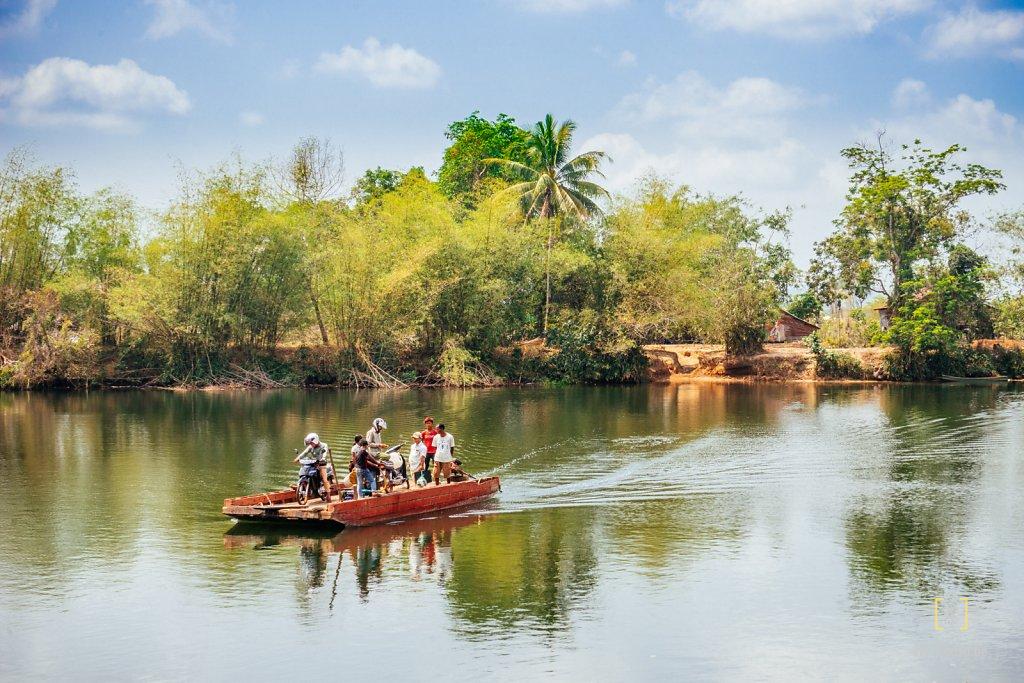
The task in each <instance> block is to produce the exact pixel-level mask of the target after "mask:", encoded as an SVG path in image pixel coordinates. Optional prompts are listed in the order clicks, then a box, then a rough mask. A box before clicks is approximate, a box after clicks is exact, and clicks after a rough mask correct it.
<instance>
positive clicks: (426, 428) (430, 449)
mask: <svg viewBox="0 0 1024 683" xmlns="http://www.w3.org/2000/svg"><path fill="white" fill-rule="evenodd" d="M435 434H437V430H436V429H434V418H432V417H425V418H423V432H422V436H423V443H424V444H426V446H427V467H426V469H425V470H423V474H424V476H425V477H426V479H427V483H428V484H429V483H430V473H431V471H432V470H433V468H434V453H436V452H437V448H435V447H434V435H435Z"/></svg>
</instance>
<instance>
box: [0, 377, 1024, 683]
mask: <svg viewBox="0 0 1024 683" xmlns="http://www.w3.org/2000/svg"><path fill="white" fill-rule="evenodd" d="M426 414H430V415H433V416H434V417H436V418H438V419H439V420H440V421H444V422H446V423H447V425H448V428H449V430H450V431H451V432H452V433H453V434H454V435H455V439H456V445H457V451H458V452H457V455H458V456H459V457H460V458H462V459H463V460H464V461H465V464H466V468H467V469H468V470H469V471H470V472H473V473H476V474H485V473H487V474H489V473H494V474H498V475H500V476H501V479H502V489H503V491H502V493H500V494H499V495H498V496H497V497H496V498H495V499H493V500H492V501H489V502H487V503H486V504H483V505H479V506H476V507H474V508H470V509H468V510H464V511H460V512H459V513H458V514H454V515H450V516H440V517H435V518H432V519H422V520H414V521H411V522H403V523H397V524H393V525H389V526H384V527H378V528H371V529H363V530H347V531H342V532H340V533H333V532H330V531H328V532H323V531H321V532H317V533H309V532H306V533H303V532H302V531H299V530H293V529H289V528H287V527H271V528H267V527H246V526H244V525H236V524H233V523H232V522H231V521H230V520H228V519H226V518H224V517H222V516H221V514H220V505H221V503H222V500H223V499H224V498H226V497H230V496H234V495H239V494H242V493H248V492H253V491H261V490H268V489H273V488H279V487H282V486H284V485H286V484H287V483H288V482H290V481H291V480H292V478H293V477H294V474H295V467H294V466H293V465H292V464H291V457H292V450H293V448H295V447H297V446H301V440H302V436H303V435H304V434H305V433H306V432H309V431H317V432H319V433H320V435H321V437H322V438H323V439H324V440H325V441H326V442H327V443H329V444H330V445H331V446H333V447H334V449H335V452H336V453H347V451H348V447H349V445H350V444H351V440H352V435H353V434H355V433H357V432H364V431H365V430H366V429H367V427H368V426H369V423H370V420H371V419H372V418H373V417H376V416H378V415H379V416H383V417H385V418H386V419H387V420H388V423H389V426H390V428H389V430H388V431H387V432H385V441H387V442H390V443H395V442H396V441H398V440H401V441H405V442H408V440H409V439H408V435H409V433H410V432H412V431H413V430H414V429H416V428H418V426H419V425H420V421H421V420H422V417H423V416H424V415H426ZM342 457H345V456H342ZM346 461H347V459H346ZM1022 485H1024V391H1021V390H1019V389H1017V388H1013V387H1007V388H993V387H957V386H911V385H906V386H857V387H840V386H814V385H754V386H750V385H723V384H705V385H696V384H694V385H682V386H678V387H665V386H637V387H553V388H547V387H538V388H522V389H489V390H465V391H440V390H438V391H427V390H424V391H405V392H384V391H315V392H302V391H272V392H247V393H242V392H239V393H171V392H133V393H115V392H97V393H89V394H85V393H81V394H43V393H33V394H0V679H3V680H14V679H18V678H22V677H29V676H31V677H33V678H40V677H41V678H45V679H53V678H58V677H60V678H63V677H74V678H76V679H79V680H101V679H109V678H115V679H149V680H231V679H237V678H241V677H246V678H258V679H260V680H265V679H269V678H272V677H292V678H300V677H301V678H305V677H312V678H313V679H314V680H315V679H317V678H318V677H320V676H329V677H330V678H331V679H333V678H335V677H342V678H344V677H348V676H359V677H371V678H372V677H383V678H385V679H389V678H400V679H403V680H410V681H418V680H437V679H439V678H441V677H443V679H445V680H475V679H479V678H481V677H486V678H487V679H489V680H517V681H519V680H534V679H537V678H541V677H547V678H554V679H558V680H627V679H629V680H635V679H653V680H668V679H671V680H682V679H694V678H697V679H718V680H726V679H728V680H738V679H739V680H750V679H764V678H769V679H778V680H793V679H806V678H812V679H819V680H820V679H829V680H850V679H868V678H870V679H872V680H922V679H927V680H950V681H959V680H993V679H996V680H998V679H1006V680H1010V679H1015V678H1016V679H1018V680H1019V676H1020V672H1021V670H1022V669H1024V500H1022V496H1021V491H1022ZM937 599H938V600H937ZM327 669H331V671H330V672H328V671H327Z"/></svg>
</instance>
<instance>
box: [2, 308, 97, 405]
mask: <svg viewBox="0 0 1024 683" xmlns="http://www.w3.org/2000/svg"><path fill="white" fill-rule="evenodd" d="M25 308H26V311H27V315H26V316H25V318H24V320H23V322H22V328H23V330H24V332H25V341H24V344H23V346H22V350H21V353H20V354H19V356H18V358H17V361H16V362H15V363H13V364H12V365H10V366H8V367H7V368H5V370H6V372H5V373H4V375H3V377H2V379H0V387H3V386H8V387H12V388H13V387H20V388H24V389H30V388H32V387H34V386H40V385H49V384H63V385H72V386H88V385H89V384H92V383H94V382H96V381H97V380H99V379H100V377H101V374H102V367H101V358H100V339H99V335H98V334H97V333H96V332H94V331H93V330H90V329H76V327H75V324H74V322H73V321H72V320H71V319H70V318H69V317H68V316H67V315H66V314H65V313H64V312H63V311H62V310H61V309H60V303H59V300H58V298H57V296H56V295H55V294H54V293H53V292H48V291H41V292H33V293H31V294H29V295H27V300H26V307H25Z"/></svg>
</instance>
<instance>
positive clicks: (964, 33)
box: [925, 6, 1024, 59]
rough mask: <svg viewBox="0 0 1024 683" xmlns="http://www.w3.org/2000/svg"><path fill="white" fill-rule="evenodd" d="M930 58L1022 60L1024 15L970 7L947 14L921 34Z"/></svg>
mask: <svg viewBox="0 0 1024 683" xmlns="http://www.w3.org/2000/svg"><path fill="white" fill-rule="evenodd" d="M925 33H926V35H927V36H928V39H929V40H928V42H929V47H928V55H929V56H930V57H964V56H969V55H976V54H985V53H993V54H997V55H1000V56H1002V57H1005V58H1008V59H1021V58H1022V57H1024V12H1014V11H1009V10H999V11H993V12H985V11H983V10H980V9H978V8H977V7H974V6H969V7H965V8H964V9H962V10H961V11H960V13H959V14H950V15H947V16H945V17H943V19H942V20H941V21H939V22H938V23H937V24H935V25H934V26H931V27H929V28H928V29H927V31H926V32H925Z"/></svg>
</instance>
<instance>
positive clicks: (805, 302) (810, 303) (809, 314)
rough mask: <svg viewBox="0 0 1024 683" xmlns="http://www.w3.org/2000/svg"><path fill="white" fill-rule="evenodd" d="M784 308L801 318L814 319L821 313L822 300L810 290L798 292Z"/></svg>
mask: <svg viewBox="0 0 1024 683" xmlns="http://www.w3.org/2000/svg"><path fill="white" fill-rule="evenodd" d="M783 308H785V309H786V310H787V311H789V312H790V313H791V314H793V315H795V316H796V317H798V318H800V319H801V320H814V319H816V318H817V317H818V316H819V315H821V302H820V301H819V300H818V297H817V296H815V294H814V292H809V291H808V292H803V293H801V294H797V295H796V296H795V297H793V298H792V299H790V300H789V303H788V304H786V305H785V306H784V307H783Z"/></svg>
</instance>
